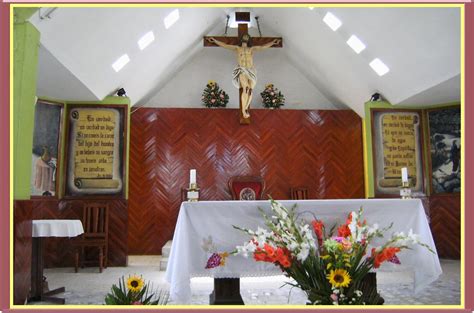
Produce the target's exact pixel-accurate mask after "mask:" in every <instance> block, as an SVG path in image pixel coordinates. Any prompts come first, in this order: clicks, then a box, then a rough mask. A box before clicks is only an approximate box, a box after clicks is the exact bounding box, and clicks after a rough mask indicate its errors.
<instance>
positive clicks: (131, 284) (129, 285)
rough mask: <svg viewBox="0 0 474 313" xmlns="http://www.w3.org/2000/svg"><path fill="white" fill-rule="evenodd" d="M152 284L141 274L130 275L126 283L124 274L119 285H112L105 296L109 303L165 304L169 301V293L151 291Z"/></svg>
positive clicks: (106, 302) (106, 301)
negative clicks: (146, 281)
mask: <svg viewBox="0 0 474 313" xmlns="http://www.w3.org/2000/svg"><path fill="white" fill-rule="evenodd" d="M150 288H151V287H150V286H149V285H148V283H145V281H144V280H143V278H142V277H141V276H136V275H133V276H129V277H128V279H127V282H126V283H125V278H124V277H123V276H122V277H121V278H120V279H119V285H118V286H117V285H115V284H114V285H112V289H111V291H110V292H109V293H108V294H107V295H106V296H105V304H108V305H165V304H166V303H167V302H168V298H169V295H168V293H166V292H164V291H162V290H160V291H159V292H157V293H153V292H150Z"/></svg>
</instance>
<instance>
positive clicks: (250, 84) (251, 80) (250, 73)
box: [207, 34, 281, 119]
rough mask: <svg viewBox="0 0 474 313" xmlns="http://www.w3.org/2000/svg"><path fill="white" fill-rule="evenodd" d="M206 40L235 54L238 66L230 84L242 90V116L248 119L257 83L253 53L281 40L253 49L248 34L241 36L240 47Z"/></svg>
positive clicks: (209, 39)
mask: <svg viewBox="0 0 474 313" xmlns="http://www.w3.org/2000/svg"><path fill="white" fill-rule="evenodd" d="M207 40H208V41H209V42H210V43H213V44H216V45H218V46H219V47H222V48H226V49H229V50H234V51H236V52H237V63H238V66H237V67H236V68H235V69H234V72H233V75H232V83H233V84H234V86H235V87H237V88H242V96H241V99H240V100H241V103H242V108H241V109H242V116H243V117H244V118H245V119H247V118H249V117H250V114H249V107H250V101H252V90H253V88H254V87H255V85H256V83H257V71H256V70H255V67H254V66H253V52H254V51H259V50H263V49H266V48H270V47H271V46H273V45H277V44H279V43H280V41H281V40H280V39H274V40H273V41H271V42H269V43H267V44H264V45H261V46H255V47H252V44H251V38H250V35H249V34H244V35H242V37H241V39H240V45H229V44H226V43H224V42H222V41H219V40H217V39H215V38H214V37H207Z"/></svg>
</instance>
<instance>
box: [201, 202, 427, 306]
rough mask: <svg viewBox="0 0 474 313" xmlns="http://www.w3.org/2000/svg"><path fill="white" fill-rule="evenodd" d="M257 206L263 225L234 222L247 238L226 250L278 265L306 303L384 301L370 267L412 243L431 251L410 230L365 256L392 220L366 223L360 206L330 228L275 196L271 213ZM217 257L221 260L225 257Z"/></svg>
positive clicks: (391, 259)
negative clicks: (308, 220) (380, 224)
mask: <svg viewBox="0 0 474 313" xmlns="http://www.w3.org/2000/svg"><path fill="white" fill-rule="evenodd" d="M260 211H261V213H262V215H263V217H264V220H265V225H266V226H267V229H264V228H261V227H258V228H257V230H256V231H254V230H250V229H245V228H240V227H237V226H234V228H236V229H239V230H241V231H243V232H245V233H247V234H248V235H250V236H251V239H250V240H249V241H248V242H246V243H244V244H243V245H242V246H237V247H236V249H235V250H234V251H232V252H230V254H238V255H242V256H244V257H249V256H252V257H253V258H254V259H255V260H256V261H260V262H270V263H273V264H275V265H276V266H278V267H280V269H281V270H282V271H283V272H284V274H285V275H286V276H287V277H291V278H293V280H294V282H287V284H289V285H292V286H294V287H297V288H300V289H301V290H303V291H304V292H305V293H306V294H307V297H308V303H309V304H323V305H331V304H333V305H341V304H344V305H361V304H383V301H384V300H383V298H381V297H380V295H379V294H378V293H377V290H376V285H375V276H374V275H375V273H370V271H371V270H372V269H376V268H378V267H380V265H381V264H382V263H383V262H392V263H395V264H400V260H399V259H398V257H397V253H398V252H400V251H401V250H402V249H407V248H409V246H410V245H413V244H418V245H421V246H423V247H425V248H427V249H428V250H430V251H431V252H433V251H432V250H431V249H430V248H429V246H427V245H426V244H424V243H421V242H420V241H419V239H418V235H416V234H413V232H412V231H411V230H410V232H409V233H408V235H405V234H404V233H395V234H393V235H392V237H391V238H390V239H389V240H388V241H387V242H386V243H385V244H383V245H381V246H375V247H373V248H372V249H371V251H370V255H369V254H368V249H369V245H370V243H371V242H372V240H373V239H374V238H376V237H383V233H384V232H386V231H387V230H388V229H390V228H391V227H392V225H390V226H388V227H386V228H384V229H379V227H378V225H377V224H374V225H372V226H369V225H368V224H367V222H366V221H365V220H363V219H362V213H363V210H362V208H361V209H360V210H359V211H358V212H351V213H350V214H349V216H348V218H347V220H346V222H345V223H344V224H342V225H340V226H339V227H336V226H333V227H332V228H331V229H330V230H329V231H327V230H326V226H325V225H324V222H323V221H321V220H318V219H317V218H315V217H313V219H312V221H311V223H310V224H308V223H306V222H305V221H304V220H302V219H301V218H299V217H300V216H299V215H297V214H296V212H295V207H292V208H291V209H287V208H285V207H284V206H283V205H282V204H280V203H279V202H277V201H274V200H271V213H272V215H271V216H268V215H266V214H265V213H264V211H263V210H262V209H260ZM310 225H311V226H310ZM335 232H336V233H335ZM217 256H218V257H220V260H222V259H223V260H224V261H225V257H227V255H224V254H222V256H221V254H217ZM220 260H219V261H220ZM207 265H208V266H209V265H211V266H210V267H206V268H212V267H216V266H221V262H213V263H212V262H211V263H209V262H208V264H207Z"/></svg>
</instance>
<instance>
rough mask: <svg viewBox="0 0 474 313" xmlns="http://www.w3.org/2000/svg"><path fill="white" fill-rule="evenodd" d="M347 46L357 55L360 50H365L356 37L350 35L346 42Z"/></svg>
mask: <svg viewBox="0 0 474 313" xmlns="http://www.w3.org/2000/svg"><path fill="white" fill-rule="evenodd" d="M347 44H348V45H349V46H350V47H351V48H352V50H354V51H355V53H357V54H359V53H360V52H361V51H362V50H364V49H365V44H364V43H363V42H362V41H360V39H359V38H357V36H356V35H352V36H351V38H349V40H347Z"/></svg>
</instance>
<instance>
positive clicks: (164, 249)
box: [161, 240, 173, 258]
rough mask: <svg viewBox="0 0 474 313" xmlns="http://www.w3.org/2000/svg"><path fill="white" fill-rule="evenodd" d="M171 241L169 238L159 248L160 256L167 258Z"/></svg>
mask: <svg viewBox="0 0 474 313" xmlns="http://www.w3.org/2000/svg"><path fill="white" fill-rule="evenodd" d="M172 243H173V240H169V241H168V242H166V243H165V245H164V246H163V247H162V248H161V256H162V257H163V258H168V257H169V256H170V251H171V244H172Z"/></svg>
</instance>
